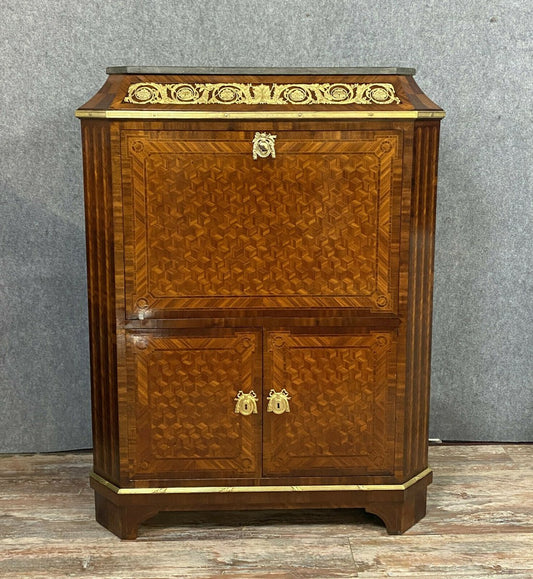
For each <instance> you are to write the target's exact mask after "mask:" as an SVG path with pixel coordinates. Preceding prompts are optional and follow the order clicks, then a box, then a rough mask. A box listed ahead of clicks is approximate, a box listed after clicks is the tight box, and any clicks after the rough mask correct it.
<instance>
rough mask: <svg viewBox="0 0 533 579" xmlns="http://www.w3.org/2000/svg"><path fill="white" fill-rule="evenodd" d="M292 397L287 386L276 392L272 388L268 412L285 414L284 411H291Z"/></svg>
mask: <svg viewBox="0 0 533 579" xmlns="http://www.w3.org/2000/svg"><path fill="white" fill-rule="evenodd" d="M290 399H291V397H290V396H289V393H288V392H287V390H285V388H283V390H282V391H281V392H276V391H275V390H274V389H272V390H271V391H270V392H269V394H268V398H267V400H268V406H267V412H273V413H274V414H283V413H284V412H290V411H291V408H290V406H289V400H290Z"/></svg>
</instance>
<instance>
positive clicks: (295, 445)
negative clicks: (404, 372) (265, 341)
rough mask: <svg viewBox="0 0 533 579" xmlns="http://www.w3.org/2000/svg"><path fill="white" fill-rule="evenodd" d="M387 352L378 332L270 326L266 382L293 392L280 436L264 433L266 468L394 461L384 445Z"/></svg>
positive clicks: (368, 466) (351, 466)
mask: <svg viewBox="0 0 533 579" xmlns="http://www.w3.org/2000/svg"><path fill="white" fill-rule="evenodd" d="M392 352H393V349H392V341H391V339H390V337H386V336H385V335H383V334H380V335H378V336H376V335H374V334H371V335H367V336H364V335H363V336H343V337H339V336H331V337H327V336H296V335H291V334H290V333H288V332H286V333H285V332H279V333H272V334H270V342H269V353H268V355H269V356H271V357H272V382H273V384H272V387H273V388H274V389H276V390H277V391H279V390H281V389H282V388H286V389H287V391H288V392H289V394H290V395H291V397H292V398H291V413H290V414H287V415H286V416H285V415H284V420H283V426H282V428H283V439H282V440H280V438H279V437H278V436H277V434H276V431H275V430H273V431H272V433H273V434H272V438H271V439H269V440H267V445H266V455H267V456H268V461H269V463H268V472H269V473H270V474H273V473H276V472H277V473H280V474H282V473H284V472H285V473H287V472H290V473H291V474H296V473H297V472H300V473H301V474H305V472H306V471H310V470H313V469H316V468H322V467H327V468H335V469H336V470H337V471H338V472H342V471H343V470H348V471H350V470H352V471H354V470H357V468H360V469H361V470H367V471H368V470H374V471H375V470H380V469H381V470H387V469H389V470H390V469H392V460H393V456H392V454H391V453H390V452H388V451H387V448H388V444H387V438H388V435H387V433H389V434H390V433H391V432H392V430H393V425H394V410H393V408H394V407H393V406H391V405H390V400H388V392H389V389H390V387H391V378H390V376H389V363H390V360H391V356H392ZM280 428H281V425H280ZM346 474H349V472H347V473H346Z"/></svg>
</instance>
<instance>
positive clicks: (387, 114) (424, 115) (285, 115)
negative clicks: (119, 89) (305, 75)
mask: <svg viewBox="0 0 533 579" xmlns="http://www.w3.org/2000/svg"><path fill="white" fill-rule="evenodd" d="M75 114H76V117H78V118H79V119H138V120H143V119H241V120H246V119H252V120H255V119H443V118H444V117H445V116H446V113H445V112H444V111H375V110H373V111H354V110H347V111H325V110H320V111H309V110H308V111H286V110H285V111H284V110H280V111H205V110H204V111H199V110H181V111H171V110H156V111H154V110H138V111H132V110H120V109H118V110H107V111H102V110H90V109H83V110H77V111H76V113H75Z"/></svg>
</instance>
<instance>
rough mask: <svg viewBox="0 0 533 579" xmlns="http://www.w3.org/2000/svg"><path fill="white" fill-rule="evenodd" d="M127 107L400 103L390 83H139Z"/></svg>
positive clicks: (125, 100)
mask: <svg viewBox="0 0 533 579" xmlns="http://www.w3.org/2000/svg"><path fill="white" fill-rule="evenodd" d="M124 102H125V103H133V104H139V105H147V104H163V105H170V104H175V105H235V104H239V105H287V104H289V105H350V104H354V105H372V104H374V105H389V104H393V103H396V104H397V103H399V102H400V99H399V98H398V97H397V96H396V93H395V91H394V86H393V85H392V84H391V83H389V82H373V83H353V84H345V83H309V84H301V83H299V84H275V83H274V84H241V83H176V84H172V83H157V82H138V83H135V84H132V85H130V86H129V88H128V94H127V96H126V97H125V99H124Z"/></svg>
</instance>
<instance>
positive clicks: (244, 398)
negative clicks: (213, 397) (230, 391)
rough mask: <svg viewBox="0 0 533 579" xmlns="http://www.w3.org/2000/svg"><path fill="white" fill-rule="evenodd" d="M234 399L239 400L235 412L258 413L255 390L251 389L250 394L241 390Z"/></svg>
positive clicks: (245, 414)
mask: <svg viewBox="0 0 533 579" xmlns="http://www.w3.org/2000/svg"><path fill="white" fill-rule="evenodd" d="M234 400H235V401H236V402H237V403H236V404H235V414H242V415H243V416H249V415H250V414H257V395H256V393H255V392H254V391H253V390H250V392H249V393H248V394H245V393H244V392H243V391H242V390H239V392H237V396H235V398H234Z"/></svg>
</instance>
